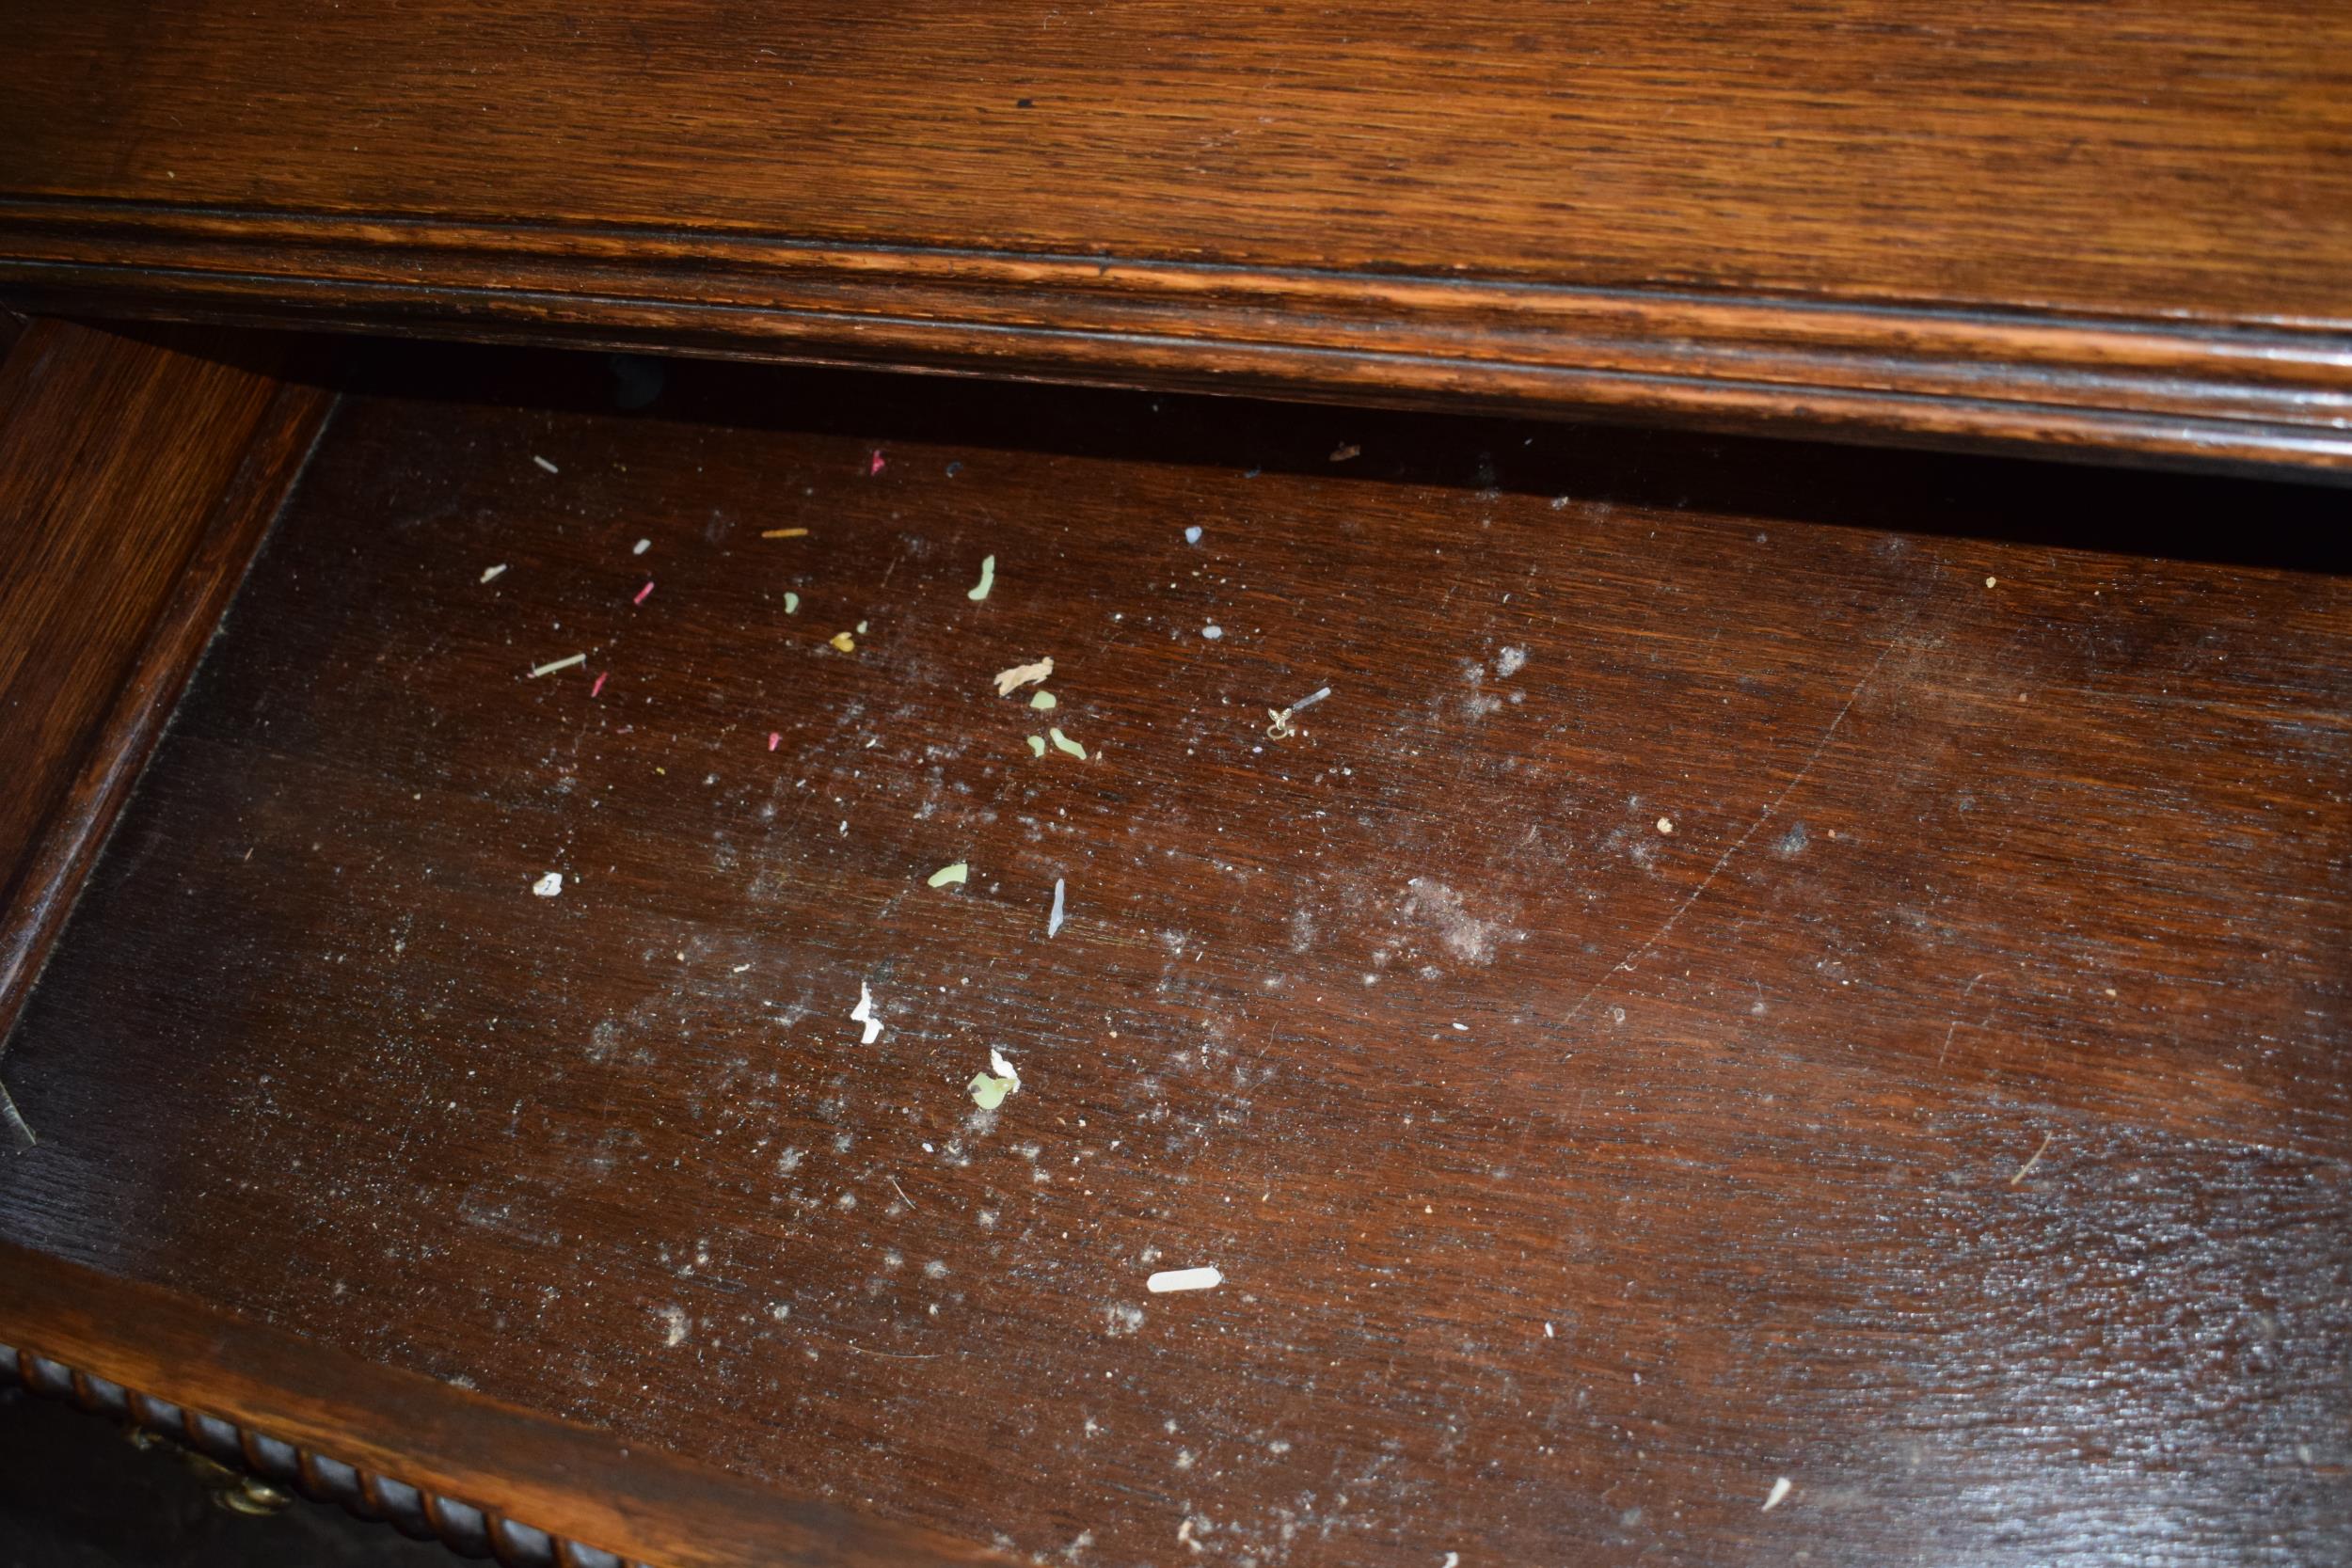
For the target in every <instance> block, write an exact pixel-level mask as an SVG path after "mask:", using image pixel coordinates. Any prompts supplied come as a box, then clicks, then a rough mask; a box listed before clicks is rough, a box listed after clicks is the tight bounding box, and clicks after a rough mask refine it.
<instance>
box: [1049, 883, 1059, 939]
mask: <svg viewBox="0 0 2352 1568" xmlns="http://www.w3.org/2000/svg"><path fill="white" fill-rule="evenodd" d="M1061 884H1062V879H1060V878H1059V877H1057V878H1055V879H1054V907H1053V909H1052V910H1051V911H1048V912H1047V914H1046V916H1045V935H1046V936H1047V937H1048V938H1049V939H1050V938H1051V937H1052V936H1053V935H1054V933H1055V932H1057V931H1058V930H1060V929H1061Z"/></svg>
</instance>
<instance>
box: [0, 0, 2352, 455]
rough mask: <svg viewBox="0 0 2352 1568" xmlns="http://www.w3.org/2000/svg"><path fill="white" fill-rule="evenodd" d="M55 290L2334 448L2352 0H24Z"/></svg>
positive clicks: (1183, 379)
mask: <svg viewBox="0 0 2352 1568" xmlns="http://www.w3.org/2000/svg"><path fill="white" fill-rule="evenodd" d="M10 20H11V32H12V35H13V37H12V61H13V63H12V64H10V65H9V66H8V75H7V85H8V88H9V90H8V92H6V93H0V288H8V289H13V290H15V291H17V292H18V293H20V295H21V296H22V297H24V298H28V299H33V300H37V301H40V302H42V303H43V304H45V305H47V306H49V307H51V308H57V307H63V306H72V307H75V308H90V309H102V310H114V311H151V312H162V313H167V314H181V315H199V316H217V317H223V318H228V319H241V320H253V319H269V320H279V321H283V320H289V319H295V320H307V321H311V322H315V323H340V324H346V325H368V326H373V327H378V328H389V329H392V330H404V331H422V332H432V333H442V334H457V335H472V336H481V337H516V336H519V337H524V338H532V339H540V340H544V339H547V338H548V337H552V336H555V335H558V334H570V335H574V336H577V337H580V338H581V339H583V340H592V341H604V342H612V343H623V342H627V343H640V344H656V345H666V346H670V347H691V348H695V349H698V350H705V351H711V352H725V353H747V354H755V355H769V356H787V357H801V358H812V359H834V360H841V359H850V360H863V361H880V362H884V363H891V364H907V365H929V366H946V367H954V368H962V369H977V370H982V371H989V372H998V373H1021V374H1038V375H1049V376H1059V377H1063V378H1077V379H1089V380H1101V381H1113V382H1128V383H1137V384H1158V385H1172V386H1202V385H1227V386H1232V387H1236V388H1242V389H1251V388H1258V389H1271V390H1279V391H1283V392H1286V393H1290V394H1293V395H1307V396H1317V397H1328V398H1338V399H1343V400H1347V401H1360V400H1363V399H1366V398H1371V397H1375V396H1377V397H1386V398H1389V399H1392V400H1405V401H1411V402H1419V403H1432V404H1448V403H1451V404H1465V403H1469V404H1475V403H1487V404H1515V405H1519V406H1538V407H1584V408H1591V407H1601V408H1609V409H1613V410H1616V411H1618V412H1620V413H1622V414H1624V415H1627V416H1631V417H1638V418H1645V419H1674V420H1695V421H1700V422H1706V423H1714V424H1724V423H1743V422H1745V423H1756V422H1766V423H1771V422H1779V423H1794V424H1799V425H1804V426H1809V427H1812V428H1817V429H1827V430H1832V431H1836V432H1839V433H1841V434H1844V435H1847V436H1856V437H1862V438H1879V439H1886V438H1899V439H1905V440H1931V441H1937V440H1941V441H1952V440H1997V441H2004V442H2026V443H2050V444H2058V445H2062V446H2072V447H2083V448H2089V449H2091V450H2126V451H2136V452H2139V453H2144V454H2160V455H2164V456H2167V457H2170V458H2175V459H2204V460H2235V461H2247V462H2267V463H2277V464H2297V465H2310V466H2313V467H2326V468H2342V467H2344V466H2345V465H2346V464H2348V463H2352V338H2347V331H2348V330H2352V271H2348V270H2347V268H2346V266H2345V264H2344V261H2345V258H2346V256H2347V255H2352V13H2347V12H2346V10H2345V9H2344V8H2343V7H2341V6H2334V5H2324V4H2299V5H2273V4H2256V3H2253V0H2120V3H2117V4H2111V5H2104V6H2099V7H2081V6H2070V5H2058V4H2052V3H2049V0H1997V3H1994V4H1989V5H1980V6H1976V7H1972V8H1969V9H1968V10H1967V11H1966V12H1965V13H1964V14H1956V13H1954V12H1952V11H1951V10H1950V9H1949V8H1933V7H1929V6H1925V5H1921V4H1917V3H1915V0H1831V3H1827V4H1821V5H1812V6H1802V7H1789V6H1786V5H1773V4H1764V3H1762V0H1700V3H1696V4H1685V3H1682V0H1637V3H1632V4H1623V5H1615V6H1608V7H1597V6H1566V5H1560V4H1554V3H1548V0H1475V3H1472V4H1468V5H1457V6H1448V7H1442V8H1414V7H1403V6H1396V5H1392V4H1343V5H1338V6H1318V7H1303V6H1288V5H1279V6H1255V7H1225V8H1202V7H1200V6H1197V5H1192V4H1184V5H1178V4H1174V3H1173V0H1135V3H1128V4H1121V5H1116V6H1104V7H1097V8H1090V9H1080V8H1069V7H1065V6H1060V5H1057V4H1049V3H1045V0H988V3H986V4H975V3H970V0H943V3H937V4H927V5H923V6H914V7H894V8H889V9H887V10H885V11H882V12H877V11H875V10H873V9H872V8H867V7H841V6H833V7H820V6H810V5H800V4H795V5H775V4H760V3H739V4H728V5H714V4H696V5H680V6H672V7H664V8H653V9H650V10H648V9H647V8H642V7H628V8H625V7H619V6H610V5H588V6H571V7H565V8H537V7H529V6H501V7H496V8H485V7H479V6H468V7H455V6H451V5H446V4H435V5H423V6H405V7H347V8H330V9H327V10H321V9H319V8H315V7H312V6H309V5H306V4H301V3H299V0H261V3H258V4H256V3H249V0H240V3H238V4H234V5H231V4H228V3H225V0H195V3H191V4H186V5H181V6H174V7H170V8H162V9H158V8H153V7H148V6H140V5H135V4H131V3H129V0H95V3H75V4H62V3H55V0H51V3H40V4H33V5H27V6H20V7H18V8H16V10H15V12H14V14H13V15H12V16H11V19H10Z"/></svg>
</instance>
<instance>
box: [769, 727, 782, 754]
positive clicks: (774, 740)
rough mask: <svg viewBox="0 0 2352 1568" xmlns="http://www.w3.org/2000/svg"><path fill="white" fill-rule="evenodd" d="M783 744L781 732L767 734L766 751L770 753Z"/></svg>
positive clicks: (774, 731) (775, 731) (771, 731)
mask: <svg viewBox="0 0 2352 1568" xmlns="http://www.w3.org/2000/svg"><path fill="white" fill-rule="evenodd" d="M783 744H784V732H783V731H782V730H770V731H769V732H768V750H770V751H771V752H772V751H774V750H775V749H776V748H777V747H779V746H781V745H783Z"/></svg>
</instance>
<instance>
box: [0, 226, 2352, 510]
mask: <svg viewBox="0 0 2352 1568" xmlns="http://www.w3.org/2000/svg"><path fill="white" fill-rule="evenodd" d="M0 288H5V289H8V290H9V291H12V292H13V293H16V294H18V295H20V296H22V297H24V298H28V299H31V300H34V301H36V302H46V303H49V304H52V305H59V304H62V305H71V306H72V307H74V308H77V309H93V310H128V311H133V312H155V313H161V314H175V313H176V314H183V315H185V316H186V317H188V318H189V319H208V320H227V321H238V322H271V323H285V322H302V323H307V324H310V325H331V326H337V327H345V328H358V329H373V330H394V331H403V332H413V333H420V334H425V335H434V336H451V337H460V338H469V339H476V340H481V341H516V340H528V341H549V340H558V341H577V342H593V343H597V344H602V345H605V346H628V347H644V348H669V349H675V350H682V351H687V352H696V353H716V354H733V355H740V356H751V357H771V358H780V359H797V360H804V361H814V362H821V363H850V364H865V365H876V366H891V367H898V368H904V369H945V370H958V371H967V372H980V373H988V374H999V375H1005V374H1012V375H1034V376H1038V377H1041V378H1049V379H1064V380H1077V381H1084V382H1096V381H1099V382H1105V383H1118V384H1121V385H1144V386H1151V387H1159V388H1184V389H1195V390H1198V389H1212V390H1218V389H1221V390H1230V391H1251V392H1263V393H1272V394H1276V395H1287V396H1303V397H1312V398H1328V399H1335V400H1342V401H1348V402H1381V403H1387V404H1404V405H1406V406H1414V407H1478V408H1492V409H1517V410H1558V411H1577V410H1585V411H1596V412H1601V413H1614V414H1620V415H1627V416H1633V417H1639V418H1642V419H1645V420H1672V421H1676V422H1683V423H1693V424H1699V425H1703V426H1707V427H1710V428H1724V429H1757V428H1766V429H1775V428H1787V429H1791V430H1804V431H1808V432H1813V433H1820V434H1830V435H1834V436H1842V437H1844V438H1848V439H1879V440H1897V441H1900V442H1902V443H1904V444H1914V443H1921V442H1924V443H1927V444H1939V445H1962V446H1992V447H2017V446H2024V447H2043V448H2058V449H2065V450H2069V451H2102V450H2105V451H2122V452H2130V453H2136V454H2143V455H2151V456H2156V457H2170V458H2178V459H2185V460H2189V461H2194V462H2204V463H2219V464H2249V465H2255V466H2261V467H2286V468H2300V469H2307V470H2320V471H2329V470H2337V471H2352V324H2345V323H2333V322H2328V323H2300V322H2265V321H2221V322H2216V321H2205V320H2197V319H2189V318H2182V319H2172V318H2165V319H2159V320H2128V319H2100V318H2089V317H2081V316H2066V315H2058V314H2042V313H2037V312H2032V311H2026V310H2016V309H1974V308H1962V307H1953V306H1948V305H1944V304H1936V303H1918V304H1911V303H1902V302H1891V303H1890V302H1841V301H1834V300H1821V299H1797V298H1776V297H1769V296H1748V297H1742V296H1730V295H1715V294H1706V293H1690V292H1676V291H1664V290H1645V289H1619V290H1608V289H1592V288H1575V287H1566V286H1560V285H1552V284H1544V283H1534V282H1515V281H1508V280H1480V279H1472V278H1450V277H1409V276H1389V275H1383V274H1366V273H1342V272H1317V271H1310V270H1299V269H1270V268H1248V267H1236V266H1230V265H1209V264H1200V263H1186V262H1174V261H1136V260H1128V259H1114V258H1109V257H1086V256H1050V255H1020V254H1011V253H1001V252H984V251H964V250H949V249H940V248H924V247H914V246H909V247H883V246H876V247H862V248H861V247H853V246H839V245H820V244H813V243H807V242H800V241H792V240H787V239H780V238H772V237H760V236H750V235H739V234H728V233H681V232H676V231H671V230H616V229H609V228H595V229H592V228H558V227H552V226H529V225H488V224H476V223H460V222H452V221H441V220H435V219H429V218H415V219H409V218H386V217H368V216H359V215H327V214H268V213H237V212H222V211H215V210H209V209H183V208H170V207H156V206H148V205H137V204H129V203H106V202H86V201H84V202H76V201H66V200H56V199H32V198H10V199H7V200H0Z"/></svg>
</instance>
